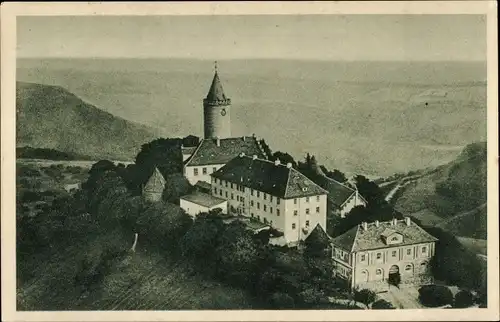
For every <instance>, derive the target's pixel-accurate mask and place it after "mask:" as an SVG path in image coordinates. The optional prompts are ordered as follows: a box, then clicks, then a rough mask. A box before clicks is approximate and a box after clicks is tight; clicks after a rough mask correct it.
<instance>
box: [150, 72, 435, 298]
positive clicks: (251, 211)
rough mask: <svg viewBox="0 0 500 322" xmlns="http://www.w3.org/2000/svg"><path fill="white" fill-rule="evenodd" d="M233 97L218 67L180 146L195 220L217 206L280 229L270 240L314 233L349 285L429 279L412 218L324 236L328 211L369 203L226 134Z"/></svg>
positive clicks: (424, 238)
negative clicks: (196, 122)
mask: <svg viewBox="0 0 500 322" xmlns="http://www.w3.org/2000/svg"><path fill="white" fill-rule="evenodd" d="M230 109H231V99H229V98H228V97H227V96H226V95H225V93H224V89H223V87H222V84H221V81H220V78H219V75H218V72H217V69H216V70H215V74H214V77H213V80H212V84H211V86H210V89H209V91H208V94H207V96H206V98H205V99H204V100H203V124H204V138H203V139H202V140H201V141H200V142H199V144H198V145H197V146H196V147H190V148H183V151H182V153H183V159H184V176H185V177H186V178H187V180H188V181H189V182H190V183H191V184H192V185H194V186H195V187H196V191H195V192H193V193H191V194H189V195H187V196H182V197H181V198H180V206H181V207H182V208H183V209H184V210H185V211H186V212H187V213H188V214H189V215H191V216H192V217H193V218H196V215H197V214H199V213H201V212H208V211H210V210H214V209H216V208H218V209H220V210H221V211H222V213H224V214H227V215H229V216H230V217H232V218H233V219H235V220H241V221H243V222H246V223H248V224H249V225H248V226H249V227H251V230H254V232H256V231H261V230H262V229H272V230H273V231H277V232H279V236H278V237H276V238H275V237H273V238H271V239H270V242H271V243H273V244H275V245H288V246H294V245H297V244H298V243H299V242H300V241H303V240H305V239H307V238H308V237H309V236H310V235H311V233H312V232H322V233H323V234H325V235H326V236H327V237H328V239H329V240H330V242H331V246H332V263H333V274H334V275H336V276H338V277H340V278H342V279H345V280H346V281H347V282H348V284H349V286H350V287H351V288H369V289H373V290H378V291H384V290H386V289H387V288H388V287H389V285H390V284H394V285H398V286H399V285H400V284H402V285H405V284H412V285H413V284H422V283H426V282H428V281H429V280H430V279H431V277H430V274H429V273H428V272H429V269H428V268H429V261H430V259H431V258H432V256H433V255H434V248H435V247H434V244H435V242H436V239H435V238H434V237H432V236H431V235H429V234H428V233H427V232H425V231H424V230H423V229H422V228H420V227H419V226H418V225H417V224H415V223H412V222H411V220H410V218H406V219H405V220H403V221H398V220H396V219H394V220H392V221H389V222H378V221H375V222H374V223H362V224H361V225H358V226H356V227H354V228H352V229H351V230H349V231H347V232H345V233H344V234H342V235H340V236H337V237H335V238H331V237H329V236H328V235H327V234H326V231H327V229H326V228H327V227H326V222H327V220H326V219H327V212H328V210H327V208H328V209H329V210H330V215H333V216H340V217H342V218H344V217H345V215H346V214H347V213H349V211H350V210H352V208H354V207H356V206H366V205H367V201H366V200H365V199H364V198H363V197H362V196H361V195H360V194H359V193H358V191H357V189H356V188H352V187H349V186H348V185H344V184H343V183H340V182H337V181H335V180H333V179H330V178H327V177H325V178H326V179H327V180H326V181H325V183H324V184H322V186H319V185H317V184H316V183H315V182H313V181H312V180H310V179H309V178H307V177H306V176H304V175H303V174H302V173H300V172H299V171H298V170H296V169H294V168H293V167H292V165H291V164H290V163H288V164H281V162H280V160H276V161H270V160H269V156H268V155H266V153H265V152H264V150H263V149H262V146H261V145H260V143H259V141H258V140H257V139H256V138H255V136H254V135H252V136H242V137H232V136H231V114H230ZM164 183H165V180H164V179H163V177H162V176H161V174H160V173H159V171H158V170H157V169H156V170H155V171H154V173H153V175H152V176H151V178H150V180H149V181H148V183H147V184H146V186H145V187H144V193H145V196H146V197H147V199H148V200H150V201H158V200H160V199H161V191H162V187H163V186H164Z"/></svg>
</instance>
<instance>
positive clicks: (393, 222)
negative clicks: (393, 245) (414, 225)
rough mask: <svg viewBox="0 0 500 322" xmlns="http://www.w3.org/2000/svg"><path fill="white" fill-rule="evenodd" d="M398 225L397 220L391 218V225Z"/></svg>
mask: <svg viewBox="0 0 500 322" xmlns="http://www.w3.org/2000/svg"><path fill="white" fill-rule="evenodd" d="M397 223H398V220H397V219H396V218H392V221H391V225H392V226H396V225H397Z"/></svg>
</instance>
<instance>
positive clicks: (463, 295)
mask: <svg viewBox="0 0 500 322" xmlns="http://www.w3.org/2000/svg"><path fill="white" fill-rule="evenodd" d="M473 304H474V296H473V295H472V293H471V292H469V291H465V290H462V291H460V292H458V293H457V295H455V302H454V304H453V306H454V307H456V308H466V307H471V306H472V305H473Z"/></svg>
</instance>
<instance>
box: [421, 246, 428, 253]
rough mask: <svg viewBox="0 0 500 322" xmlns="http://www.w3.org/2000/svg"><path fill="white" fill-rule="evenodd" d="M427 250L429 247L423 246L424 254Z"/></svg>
mask: <svg viewBox="0 0 500 322" xmlns="http://www.w3.org/2000/svg"><path fill="white" fill-rule="evenodd" d="M425 252H427V247H425V246H422V254H424V253H425Z"/></svg>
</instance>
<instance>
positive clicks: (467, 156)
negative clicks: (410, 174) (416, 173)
mask: <svg viewBox="0 0 500 322" xmlns="http://www.w3.org/2000/svg"><path fill="white" fill-rule="evenodd" d="M443 182H446V183H448V186H451V187H453V188H452V189H453V191H454V192H453V194H452V195H446V194H444V195H443V194H442V193H439V192H437V191H436V187H437V186H439V185H440V184H442V183H443ZM485 203H486V146H485V144H483V143H476V144H471V145H469V146H467V147H466V148H465V149H464V151H463V152H462V154H461V155H460V156H459V157H458V158H457V159H456V160H455V161H453V162H451V163H449V164H447V165H445V166H441V167H439V168H438V169H437V170H436V171H434V172H432V173H431V174H429V175H426V176H423V177H422V178H419V179H418V180H416V181H415V182H413V183H411V184H409V185H408V186H407V187H405V189H404V191H403V193H402V194H401V195H400V196H399V198H398V200H397V201H396V202H395V206H396V209H397V210H399V211H401V212H403V213H405V214H408V215H410V216H413V217H415V218H417V219H419V220H420V221H421V222H422V223H423V224H426V225H437V226H440V227H442V228H444V229H445V230H447V231H450V232H452V233H453V234H456V235H457V236H461V237H466V238H469V239H463V240H467V241H470V238H473V239H478V240H477V242H476V243H475V246H474V247H475V249H477V248H478V247H477V246H478V245H479V246H480V245H484V246H485V243H483V242H482V241H481V240H485V239H486V221H487V217H486V215H487V213H486V207H485V206H484V205H485ZM466 244H467V245H468V246H470V245H472V244H471V243H470V242H468V243H466ZM474 247H473V248H474Z"/></svg>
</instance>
